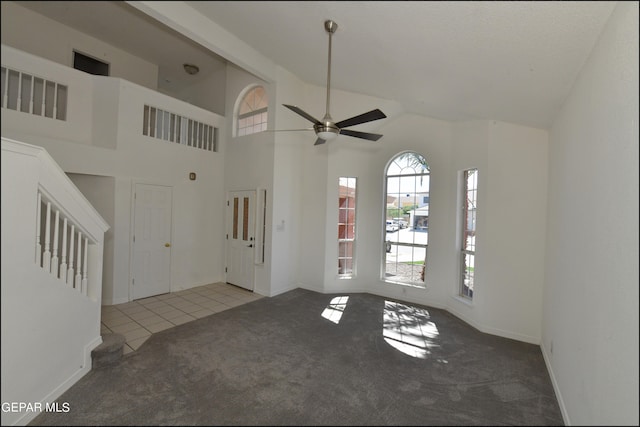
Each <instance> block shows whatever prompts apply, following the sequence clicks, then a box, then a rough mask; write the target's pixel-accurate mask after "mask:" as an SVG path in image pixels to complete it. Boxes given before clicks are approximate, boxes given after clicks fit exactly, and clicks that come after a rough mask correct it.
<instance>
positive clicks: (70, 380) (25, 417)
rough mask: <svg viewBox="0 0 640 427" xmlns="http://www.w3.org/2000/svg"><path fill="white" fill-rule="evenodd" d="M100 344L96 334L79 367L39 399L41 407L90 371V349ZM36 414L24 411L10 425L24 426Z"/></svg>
mask: <svg viewBox="0 0 640 427" xmlns="http://www.w3.org/2000/svg"><path fill="white" fill-rule="evenodd" d="M100 344H102V337H101V336H98V337H96V338H95V339H94V340H92V341H91V342H90V343H89V344H87V345H86V346H85V347H84V354H83V356H82V360H84V363H83V364H82V366H81V367H80V369H78V370H77V371H75V372H74V373H73V374H71V376H69V378H67V379H66V380H64V381H63V382H62V384H60V385H59V386H57V387H56V388H55V389H53V390H52V391H51V392H50V393H49V394H47V395H46V396H45V397H44V398H43V399H42V400H40V407H41V408H46V407H47V405H50V404H52V403H53V402H55V401H56V399H58V398H59V397H60V396H62V394H64V392H65V391H67V390H69V389H70V388H71V386H73V385H74V384H75V383H77V382H78V381H79V380H80V379H81V378H82V377H84V376H85V375H86V374H88V373H89V371H91V363H92V360H91V351H92V350H93V349H94V348H96V347H97V346H99V345H100ZM38 415H40V412H36V411H29V412H26V413H25V414H24V415H23V416H21V417H20V418H18V419H17V420H16V421H15V422H14V423H13V424H12V425H15V426H26V425H28V424H29V423H30V422H31V421H33V419H34V418H36V417H37V416H38Z"/></svg>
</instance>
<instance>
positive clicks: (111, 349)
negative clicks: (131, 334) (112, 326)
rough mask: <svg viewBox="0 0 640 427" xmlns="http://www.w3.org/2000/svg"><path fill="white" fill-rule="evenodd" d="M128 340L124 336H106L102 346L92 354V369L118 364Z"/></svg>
mask: <svg viewBox="0 0 640 427" xmlns="http://www.w3.org/2000/svg"><path fill="white" fill-rule="evenodd" d="M125 341H126V339H125V337H124V335H122V334H116V333H114V334H105V335H103V336H102V344H100V345H99V346H97V347H96V348H94V349H93V351H92V352H91V360H92V362H93V363H92V367H93V368H94V369H95V368H101V367H103V366H108V365H111V364H113V363H116V362H118V361H119V360H120V359H122V354H123V349H124V343H125Z"/></svg>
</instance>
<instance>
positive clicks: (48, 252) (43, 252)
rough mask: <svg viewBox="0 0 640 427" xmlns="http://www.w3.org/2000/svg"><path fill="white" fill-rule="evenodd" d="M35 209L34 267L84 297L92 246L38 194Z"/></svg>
mask: <svg viewBox="0 0 640 427" xmlns="http://www.w3.org/2000/svg"><path fill="white" fill-rule="evenodd" d="M37 206H38V207H37V216H36V247H35V251H36V257H35V262H36V264H37V265H38V266H39V267H42V269H44V270H45V271H47V272H48V273H50V274H51V275H52V276H53V277H55V278H56V279H59V280H60V281H61V282H62V283H66V284H67V286H69V287H70V288H73V289H75V290H77V291H78V292H81V293H82V294H84V295H87V289H88V277H89V272H88V268H89V265H88V257H89V255H88V254H89V250H90V245H93V244H95V243H96V242H94V241H93V240H92V239H90V238H89V236H88V235H87V234H86V233H85V232H83V231H82V230H81V228H80V226H79V225H78V224H75V223H74V221H73V220H72V219H70V218H68V217H67V216H66V215H65V213H64V212H61V207H59V206H57V205H56V204H55V202H52V201H50V200H49V199H48V198H47V196H46V195H45V194H43V192H42V191H40V190H38V205H37ZM60 229H61V230H62V232H60ZM60 237H62V238H60ZM59 253H61V254H62V256H61V257H60V258H58V254H59ZM67 254H68V258H67Z"/></svg>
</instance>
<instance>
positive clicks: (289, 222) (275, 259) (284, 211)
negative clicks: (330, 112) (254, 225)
mask: <svg viewBox="0 0 640 427" xmlns="http://www.w3.org/2000/svg"><path fill="white" fill-rule="evenodd" d="M277 73H278V74H277V81H278V83H277V85H275V88H276V91H275V96H273V97H272V98H271V99H270V102H269V108H270V111H271V115H273V116H274V120H273V122H272V123H273V126H272V127H271V128H272V129H298V127H296V124H297V123H299V122H298V118H297V117H295V116H297V115H296V114H294V113H293V112H291V111H289V110H288V109H286V108H285V107H283V106H282V104H289V103H295V100H298V99H303V97H304V90H305V87H306V85H305V84H304V83H302V82H301V81H300V80H299V79H298V78H297V77H295V76H294V75H293V74H291V73H289V72H288V71H287V70H285V69H282V68H280V67H278V68H277ZM313 135H314V133H313V132H274V162H273V198H272V205H273V207H272V210H271V211H272V216H271V218H272V221H271V222H269V223H267V224H268V225H267V226H268V227H270V228H271V230H272V236H273V237H272V244H271V292H270V295H277V294H280V293H283V292H286V291H288V290H291V289H295V288H296V287H298V284H297V280H298V277H297V270H298V265H299V262H300V253H299V248H300V247H301V246H303V245H305V242H304V240H302V235H301V228H302V212H301V211H302V209H303V204H304V202H303V196H304V188H303V186H302V183H303V179H304V176H305V175H306V173H307V171H306V170H305V168H304V164H303V162H302V157H303V155H304V152H305V151H307V150H309V149H310V146H311V144H310V142H309V141H310V137H312V136H313Z"/></svg>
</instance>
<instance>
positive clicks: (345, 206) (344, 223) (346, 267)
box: [338, 177, 357, 278]
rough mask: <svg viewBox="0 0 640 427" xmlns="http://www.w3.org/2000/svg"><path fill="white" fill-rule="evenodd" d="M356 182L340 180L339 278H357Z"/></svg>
mask: <svg viewBox="0 0 640 427" xmlns="http://www.w3.org/2000/svg"><path fill="white" fill-rule="evenodd" d="M356 181H357V178H353V177H340V178H339V180H338V276H339V277H342V278H349V277H353V276H355V265H354V264H355V262H354V260H355V258H354V254H355V245H356Z"/></svg>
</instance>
